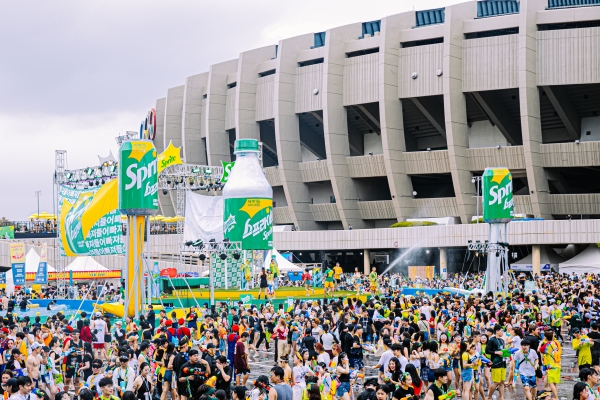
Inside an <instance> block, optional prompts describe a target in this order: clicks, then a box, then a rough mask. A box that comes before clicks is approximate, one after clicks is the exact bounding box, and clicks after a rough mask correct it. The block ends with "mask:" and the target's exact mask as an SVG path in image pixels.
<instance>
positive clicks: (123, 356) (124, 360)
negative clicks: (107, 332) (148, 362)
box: [119, 354, 129, 362]
mask: <svg viewBox="0 0 600 400" xmlns="http://www.w3.org/2000/svg"><path fill="white" fill-rule="evenodd" d="M119 361H121V362H126V361H129V357H127V356H126V355H125V354H121V355H120V356H119Z"/></svg>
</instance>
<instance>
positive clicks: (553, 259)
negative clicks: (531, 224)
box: [510, 246, 565, 269]
mask: <svg viewBox="0 0 600 400" xmlns="http://www.w3.org/2000/svg"><path fill="white" fill-rule="evenodd" d="M564 261H565V259H564V258H563V257H561V256H560V255H558V254H557V253H556V251H554V249H552V248H551V247H549V246H540V264H541V265H544V264H550V265H551V266H558V265H559V264H560V263H562V262H564ZM531 265H533V255H532V254H529V255H527V256H526V257H524V258H522V259H520V260H517V261H515V262H513V263H511V264H510V267H511V269H515V268H514V267H517V269H518V266H523V267H527V266H531Z"/></svg>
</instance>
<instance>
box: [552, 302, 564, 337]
mask: <svg viewBox="0 0 600 400" xmlns="http://www.w3.org/2000/svg"><path fill="white" fill-rule="evenodd" d="M551 301H554V300H551ZM553 307H554V309H553V310H552V312H551V313H550V320H551V321H552V322H551V325H552V330H553V331H554V333H555V335H556V339H558V340H560V342H561V343H562V342H563V341H564V340H563V337H562V335H561V333H560V328H561V327H562V321H563V312H562V310H561V309H560V308H559V307H558V306H557V305H553Z"/></svg>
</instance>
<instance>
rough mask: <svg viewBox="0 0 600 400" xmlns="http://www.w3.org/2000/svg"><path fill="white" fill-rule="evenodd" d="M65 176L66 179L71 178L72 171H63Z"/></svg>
mask: <svg viewBox="0 0 600 400" xmlns="http://www.w3.org/2000/svg"><path fill="white" fill-rule="evenodd" d="M65 177H66V178H67V180H71V178H72V177H73V173H72V172H70V171H67V172H66V173H65Z"/></svg>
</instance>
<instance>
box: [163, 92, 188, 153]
mask: <svg viewBox="0 0 600 400" xmlns="http://www.w3.org/2000/svg"><path fill="white" fill-rule="evenodd" d="M184 91H185V85H181V86H177V87H174V88H171V89H169V90H167V101H166V103H165V131H164V132H165V135H164V147H165V149H166V148H167V146H168V145H169V142H173V146H175V147H182V145H183V141H182V136H181V116H182V113H183V93H184Z"/></svg>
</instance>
